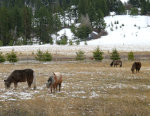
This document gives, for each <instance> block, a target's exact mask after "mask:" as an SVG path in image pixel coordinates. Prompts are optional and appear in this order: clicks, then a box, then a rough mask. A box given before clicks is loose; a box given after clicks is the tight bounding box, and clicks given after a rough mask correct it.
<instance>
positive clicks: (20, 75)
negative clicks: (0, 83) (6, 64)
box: [4, 69, 36, 89]
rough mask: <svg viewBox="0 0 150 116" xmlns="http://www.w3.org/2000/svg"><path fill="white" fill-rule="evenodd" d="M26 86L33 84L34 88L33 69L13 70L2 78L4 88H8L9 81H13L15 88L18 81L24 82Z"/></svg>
mask: <svg viewBox="0 0 150 116" xmlns="http://www.w3.org/2000/svg"><path fill="white" fill-rule="evenodd" d="M26 81H27V83H28V87H29V88H30V87H31V84H32V83H33V84H34V89H36V79H35V77H34V71H33V70H32V69H24V70H14V71H13V72H12V73H11V74H10V75H9V77H8V78H7V79H6V80H4V84H5V88H10V85H11V83H14V87H15V89H16V88H17V83H18V82H26Z"/></svg>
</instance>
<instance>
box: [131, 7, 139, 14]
mask: <svg viewBox="0 0 150 116" xmlns="http://www.w3.org/2000/svg"><path fill="white" fill-rule="evenodd" d="M130 14H131V15H138V9H137V8H131V13H130Z"/></svg>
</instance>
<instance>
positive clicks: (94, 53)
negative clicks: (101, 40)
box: [93, 47, 103, 61]
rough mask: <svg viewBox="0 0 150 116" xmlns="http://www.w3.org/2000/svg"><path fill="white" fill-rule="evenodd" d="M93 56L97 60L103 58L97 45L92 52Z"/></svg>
mask: <svg viewBox="0 0 150 116" xmlns="http://www.w3.org/2000/svg"><path fill="white" fill-rule="evenodd" d="M93 57H94V59H95V60H98V61H102V60H103V52H102V51H101V50H100V49H99V47H97V48H96V50H95V51H94V52H93Z"/></svg>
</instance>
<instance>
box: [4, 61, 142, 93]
mask: <svg viewBox="0 0 150 116" xmlns="http://www.w3.org/2000/svg"><path fill="white" fill-rule="evenodd" d="M117 65H119V66H120V67H122V61H121V60H113V61H112V62H111V64H110V66H111V67H112V66H114V67H117ZM140 68H141V62H134V63H133V64H132V67H131V71H132V73H134V70H136V72H139V71H140ZM18 82H27V84H28V87H29V88H30V87H31V85H32V84H33V88H34V89H36V77H35V76H34V71H33V70H32V69H24V70H14V71H13V72H12V73H11V74H10V75H9V76H8V78H7V79H6V80H4V85H5V88H10V85H11V84H12V83H14V87H15V89H16V88H17V84H18ZM61 83H62V74H61V73H60V72H53V74H52V75H51V76H50V77H49V79H48V80H47V83H46V87H47V88H50V90H51V93H52V92H54V93H55V91H57V87H58V86H59V91H60V90H61Z"/></svg>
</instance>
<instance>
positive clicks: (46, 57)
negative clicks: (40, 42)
mask: <svg viewBox="0 0 150 116" xmlns="http://www.w3.org/2000/svg"><path fill="white" fill-rule="evenodd" d="M35 59H36V60H38V61H51V60H52V55H51V53H49V52H48V51H46V52H45V53H44V52H42V51H41V50H38V51H37V53H36V56H35Z"/></svg>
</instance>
